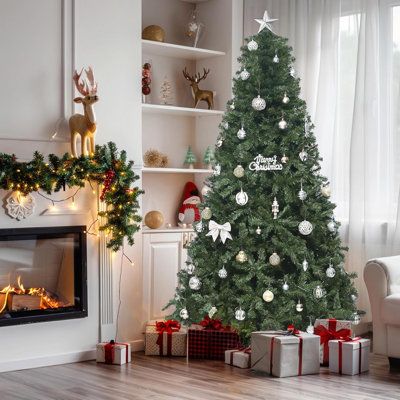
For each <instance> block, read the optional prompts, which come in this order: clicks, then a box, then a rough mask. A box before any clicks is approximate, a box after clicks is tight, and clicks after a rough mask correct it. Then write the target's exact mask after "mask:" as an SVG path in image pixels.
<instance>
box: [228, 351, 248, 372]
mask: <svg viewBox="0 0 400 400" xmlns="http://www.w3.org/2000/svg"><path fill="white" fill-rule="evenodd" d="M225 364H229V365H233V366H234V367H239V368H250V366H251V348H250V347H247V348H245V349H234V350H226V351H225Z"/></svg>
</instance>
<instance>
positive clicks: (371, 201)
mask: <svg viewBox="0 0 400 400" xmlns="http://www.w3.org/2000/svg"><path fill="white" fill-rule="evenodd" d="M398 3H400V1H396V0H335V1H332V0H245V10H244V34H245V36H249V35H252V34H255V33H256V32H257V28H258V24H257V23H256V22H254V18H260V17H261V16H262V14H263V12H264V10H266V9H267V10H268V12H269V14H270V16H271V17H273V18H279V21H277V22H276V23H274V26H275V32H276V33H277V34H279V35H281V36H285V37H288V38H289V44H290V45H291V46H292V47H293V49H294V56H295V57H296V60H297V61H296V71H297V73H298V75H299V77H300V78H301V85H302V96H303V98H304V99H305V100H306V101H307V105H308V110H309V113H310V114H311V117H312V120H313V121H314V124H315V126H316V128H315V134H316V136H317V140H318V144H319V149H320V152H321V155H322V157H323V159H324V161H323V164H322V171H323V173H324V175H326V176H327V177H328V178H329V179H330V182H331V188H332V200H333V201H334V202H335V203H336V204H337V209H336V212H335V214H336V218H337V219H338V220H339V221H341V223H342V228H341V235H342V239H343V242H344V244H345V245H347V246H348V247H349V252H348V254H347V258H346V268H347V269H348V270H349V271H355V272H357V274H358V278H357V280H356V286H357V288H358V290H359V300H358V307H359V309H361V310H365V311H366V312H367V315H366V318H365V320H370V319H371V316H370V307H369V300H368V294H367V291H366V288H365V285H364V282H363V269H364V265H365V263H366V261H367V260H368V259H370V258H375V257H382V256H387V255H394V254H400V253H399V252H400V248H399V247H400V246H399V237H400V223H399V221H400V208H399V206H398V205H399V181H400V161H399V160H400V145H399V144H400V139H399V137H400V129H399V128H400V123H399V115H398V114H399V113H398V112H397V109H398V106H399V101H398V99H399V86H400V72H399V71H400V51H398V49H397V44H398V45H400V12H399V10H400V7H398V8H397V7H396V6H400V4H398Z"/></svg>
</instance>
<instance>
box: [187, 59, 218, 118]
mask: <svg viewBox="0 0 400 400" xmlns="http://www.w3.org/2000/svg"><path fill="white" fill-rule="evenodd" d="M203 70H204V72H203V76H200V72H199V73H197V74H195V75H194V76H190V75H189V74H188V72H187V70H186V67H185V69H184V70H183V71H182V72H183V76H184V77H185V78H186V79H187V80H188V81H189V82H190V86H191V88H192V95H193V98H194V108H196V107H197V105H198V104H199V102H200V101H201V100H203V101H206V102H207V104H208V109H209V110H211V109H212V108H213V107H214V93H213V92H212V91H211V90H201V89H199V85H198V84H199V82H200V81H201V80H203V79H206V78H207V75H208V73H209V72H210V70H206V69H205V68H203Z"/></svg>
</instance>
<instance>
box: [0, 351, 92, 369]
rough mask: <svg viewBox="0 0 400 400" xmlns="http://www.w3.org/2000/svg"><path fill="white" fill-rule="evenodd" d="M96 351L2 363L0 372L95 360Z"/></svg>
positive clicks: (0, 363)
mask: <svg viewBox="0 0 400 400" xmlns="http://www.w3.org/2000/svg"><path fill="white" fill-rule="evenodd" d="M95 358H96V350H87V351H79V352H74V353H65V354H57V355H52V356H46V357H37V358H31V359H23V360H15V361H6V362H0V372H7V371H17V370H21V369H30V368H39V367H47V366H50V365H60V364H70V363H75V362H80V361H87V360H94V359H95Z"/></svg>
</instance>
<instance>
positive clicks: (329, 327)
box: [314, 318, 353, 366]
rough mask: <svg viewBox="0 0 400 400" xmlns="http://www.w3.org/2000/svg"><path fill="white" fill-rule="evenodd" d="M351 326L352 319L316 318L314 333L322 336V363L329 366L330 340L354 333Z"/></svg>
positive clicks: (320, 359) (320, 355) (320, 358)
mask: <svg viewBox="0 0 400 400" xmlns="http://www.w3.org/2000/svg"><path fill="white" fill-rule="evenodd" d="M351 326H352V322H351V321H345V320H337V319H334V318H330V319H317V320H315V324H314V334H315V335H318V336H320V337H321V339H320V353H319V361H320V363H321V365H325V366H327V365H328V364H329V346H328V343H329V341H330V340H336V339H341V338H345V337H349V336H351V335H352V333H353V332H352V330H351Z"/></svg>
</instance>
